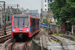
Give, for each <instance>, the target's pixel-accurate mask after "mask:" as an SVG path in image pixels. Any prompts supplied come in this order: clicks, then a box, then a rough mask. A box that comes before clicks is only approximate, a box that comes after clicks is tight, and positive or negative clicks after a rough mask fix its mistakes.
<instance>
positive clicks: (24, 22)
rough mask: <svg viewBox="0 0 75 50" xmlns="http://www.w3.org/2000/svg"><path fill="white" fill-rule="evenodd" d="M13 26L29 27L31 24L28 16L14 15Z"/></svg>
mask: <svg viewBox="0 0 75 50" xmlns="http://www.w3.org/2000/svg"><path fill="white" fill-rule="evenodd" d="M13 26H14V27H28V26H29V21H28V17H14V22H13Z"/></svg>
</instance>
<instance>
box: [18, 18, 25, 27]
mask: <svg viewBox="0 0 75 50" xmlns="http://www.w3.org/2000/svg"><path fill="white" fill-rule="evenodd" d="M23 23H24V22H23V18H19V27H23Z"/></svg>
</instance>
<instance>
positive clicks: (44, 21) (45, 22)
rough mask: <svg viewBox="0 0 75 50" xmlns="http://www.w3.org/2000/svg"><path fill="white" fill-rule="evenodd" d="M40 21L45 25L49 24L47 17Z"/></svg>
mask: <svg viewBox="0 0 75 50" xmlns="http://www.w3.org/2000/svg"><path fill="white" fill-rule="evenodd" d="M42 23H44V24H47V25H50V23H49V22H48V20H47V19H44V20H43V22H42Z"/></svg>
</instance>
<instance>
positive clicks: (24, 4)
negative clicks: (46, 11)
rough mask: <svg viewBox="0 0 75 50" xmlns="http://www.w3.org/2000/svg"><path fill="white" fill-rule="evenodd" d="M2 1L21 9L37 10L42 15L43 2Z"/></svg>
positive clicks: (35, 0) (27, 0) (30, 0)
mask: <svg viewBox="0 0 75 50" xmlns="http://www.w3.org/2000/svg"><path fill="white" fill-rule="evenodd" d="M0 1H5V2H6V4H8V5H10V4H12V5H13V4H15V5H16V4H19V5H20V8H22V7H23V8H24V9H27V8H28V9H30V10H36V9H38V12H39V13H40V11H41V0H0Z"/></svg>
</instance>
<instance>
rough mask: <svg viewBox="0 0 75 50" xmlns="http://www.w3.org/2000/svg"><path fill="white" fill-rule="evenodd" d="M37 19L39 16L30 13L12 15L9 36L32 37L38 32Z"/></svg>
mask: <svg viewBox="0 0 75 50" xmlns="http://www.w3.org/2000/svg"><path fill="white" fill-rule="evenodd" d="M39 20H40V18H38V17H34V16H30V15H13V16H12V26H11V37H14V38H25V37H26V36H28V37H32V36H33V35H34V34H36V33H38V32H39Z"/></svg>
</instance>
